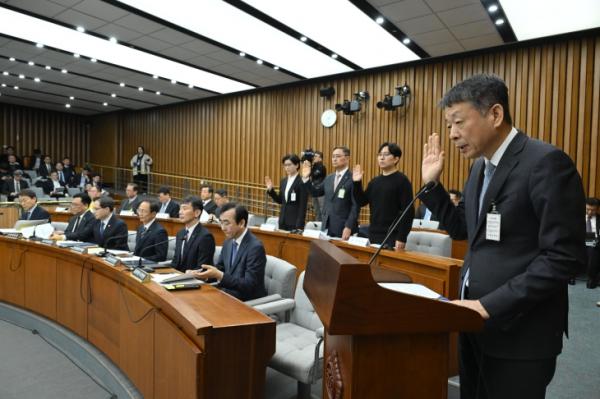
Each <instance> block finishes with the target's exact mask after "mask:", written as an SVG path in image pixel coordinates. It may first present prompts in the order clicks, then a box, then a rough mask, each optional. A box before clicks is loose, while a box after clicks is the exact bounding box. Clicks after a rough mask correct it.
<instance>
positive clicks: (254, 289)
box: [216, 230, 267, 301]
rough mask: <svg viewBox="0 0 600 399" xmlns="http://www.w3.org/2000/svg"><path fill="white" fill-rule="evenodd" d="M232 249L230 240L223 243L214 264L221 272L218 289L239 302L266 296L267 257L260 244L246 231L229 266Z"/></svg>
mask: <svg viewBox="0 0 600 399" xmlns="http://www.w3.org/2000/svg"><path fill="white" fill-rule="evenodd" d="M232 248H233V240H232V239H229V240H226V241H225V242H224V243H223V250H222V251H221V255H219V260H218V262H217V264H216V266H217V268H219V270H221V271H222V272H223V279H222V280H221V282H220V283H219V288H221V289H223V291H225V292H227V293H228V294H230V295H233V296H234V297H236V298H238V299H239V300H240V301H249V300H250V299H256V298H260V297H263V296H266V295H267V291H266V289H265V266H266V264H267V256H266V255H265V248H264V247H263V244H262V242H261V241H260V240H259V239H258V238H256V237H255V236H254V234H252V233H251V232H250V230H246V235H245V236H244V238H243V240H242V243H241V244H240V246H239V248H238V249H237V253H236V256H235V259H234V262H233V264H231V251H232Z"/></svg>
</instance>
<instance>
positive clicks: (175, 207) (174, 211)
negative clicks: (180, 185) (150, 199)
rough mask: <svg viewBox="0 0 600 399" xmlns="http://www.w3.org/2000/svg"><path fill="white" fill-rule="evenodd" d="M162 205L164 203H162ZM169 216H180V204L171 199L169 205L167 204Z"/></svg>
mask: <svg viewBox="0 0 600 399" xmlns="http://www.w3.org/2000/svg"><path fill="white" fill-rule="evenodd" d="M161 206H162V204H161ZM165 213H167V214H168V215H169V217H171V218H174V219H176V218H178V217H179V204H178V203H177V202H175V201H173V200H171V201H169V205H167V210H166V212H165Z"/></svg>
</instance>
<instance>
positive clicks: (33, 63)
mask: <svg viewBox="0 0 600 399" xmlns="http://www.w3.org/2000/svg"><path fill="white" fill-rule="evenodd" d="M27 64H28V65H29V66H34V65H35V62H33V61H29V62H28V63H27Z"/></svg>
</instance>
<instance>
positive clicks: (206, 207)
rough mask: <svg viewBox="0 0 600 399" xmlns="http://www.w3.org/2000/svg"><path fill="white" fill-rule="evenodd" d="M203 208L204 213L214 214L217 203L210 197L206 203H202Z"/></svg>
mask: <svg viewBox="0 0 600 399" xmlns="http://www.w3.org/2000/svg"><path fill="white" fill-rule="evenodd" d="M203 209H204V210H205V211H206V213H208V214H209V215H214V214H215V211H216V210H217V203H216V202H215V201H214V200H212V199H211V200H210V201H209V202H208V204H206V205H204V208H203Z"/></svg>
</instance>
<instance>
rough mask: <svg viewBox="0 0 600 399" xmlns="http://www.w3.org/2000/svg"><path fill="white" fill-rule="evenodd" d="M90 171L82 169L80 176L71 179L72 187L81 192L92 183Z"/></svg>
mask: <svg viewBox="0 0 600 399" xmlns="http://www.w3.org/2000/svg"><path fill="white" fill-rule="evenodd" d="M91 174H92V171H91V170H90V169H88V168H83V169H82V170H81V173H80V174H77V175H75V177H74V178H73V184H72V187H79V188H81V189H82V190H84V189H85V187H86V186H87V185H88V184H90V183H91V182H92V178H91Z"/></svg>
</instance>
